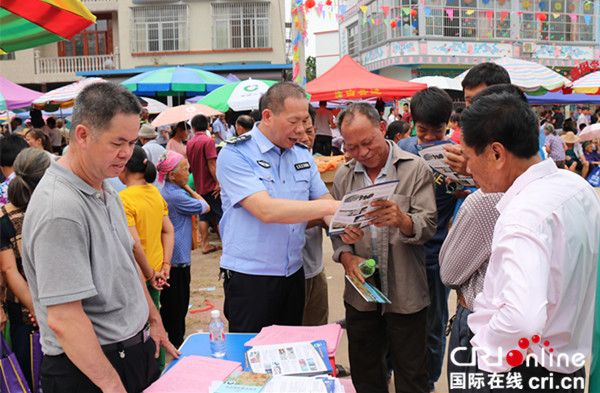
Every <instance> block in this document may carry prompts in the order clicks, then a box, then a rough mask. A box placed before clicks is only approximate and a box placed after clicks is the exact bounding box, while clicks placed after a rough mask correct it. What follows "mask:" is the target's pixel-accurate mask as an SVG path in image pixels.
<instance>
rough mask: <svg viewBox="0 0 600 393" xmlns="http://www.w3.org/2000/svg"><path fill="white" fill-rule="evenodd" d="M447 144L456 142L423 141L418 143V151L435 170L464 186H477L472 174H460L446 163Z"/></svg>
mask: <svg viewBox="0 0 600 393" xmlns="http://www.w3.org/2000/svg"><path fill="white" fill-rule="evenodd" d="M447 144H450V145H452V144H454V143H453V142H451V141H437V142H428V143H421V144H418V145H417V151H418V152H419V155H420V156H421V157H422V158H423V159H424V160H425V161H427V164H429V166H430V167H431V168H433V170H434V171H436V172H439V173H441V174H442V175H444V176H446V177H447V178H449V179H452V180H453V181H455V182H457V183H458V184H460V185H461V186H463V187H475V182H474V181H473V178H472V177H471V176H463V175H460V174H458V173H456V172H454V171H453V170H452V168H450V166H449V165H448V164H446V155H445V154H444V153H445V152H446V150H445V149H444V145H447Z"/></svg>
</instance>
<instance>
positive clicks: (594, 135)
mask: <svg viewBox="0 0 600 393" xmlns="http://www.w3.org/2000/svg"><path fill="white" fill-rule="evenodd" d="M598 138H600V123H595V124H591V125H589V126H587V127H585V128H584V129H583V130H581V133H580V134H579V142H585V141H591V140H593V139H598Z"/></svg>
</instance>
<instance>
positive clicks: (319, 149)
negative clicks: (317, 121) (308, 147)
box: [313, 135, 332, 156]
mask: <svg viewBox="0 0 600 393" xmlns="http://www.w3.org/2000/svg"><path fill="white" fill-rule="evenodd" d="M331 140H332V137H331V135H317V136H316V137H315V145H314V146H313V153H320V154H323V155H324V156H329V155H331Z"/></svg>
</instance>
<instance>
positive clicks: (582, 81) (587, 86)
mask: <svg viewBox="0 0 600 393" xmlns="http://www.w3.org/2000/svg"><path fill="white" fill-rule="evenodd" d="M573 93H586V94H600V71H596V72H592V73H590V74H587V75H584V76H582V77H581V78H579V79H577V80H576V81H575V82H573Z"/></svg>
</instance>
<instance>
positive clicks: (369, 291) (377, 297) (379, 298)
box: [346, 275, 392, 304]
mask: <svg viewBox="0 0 600 393" xmlns="http://www.w3.org/2000/svg"><path fill="white" fill-rule="evenodd" d="M346 280H348V281H349V282H350V284H352V286H353V287H354V289H356V290H357V291H358V293H360V295H361V296H362V297H363V299H365V300H366V301H368V302H371V303H387V304H391V303H392V302H391V301H390V299H388V298H387V297H386V296H385V295H384V294H383V293H382V292H381V291H380V290H379V289H377V287H375V286H374V285H372V284H369V283H368V282H365V283H364V284H363V283H362V282H360V280H359V279H358V278H356V277H350V276H348V275H346Z"/></svg>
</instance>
